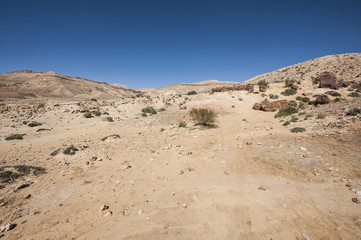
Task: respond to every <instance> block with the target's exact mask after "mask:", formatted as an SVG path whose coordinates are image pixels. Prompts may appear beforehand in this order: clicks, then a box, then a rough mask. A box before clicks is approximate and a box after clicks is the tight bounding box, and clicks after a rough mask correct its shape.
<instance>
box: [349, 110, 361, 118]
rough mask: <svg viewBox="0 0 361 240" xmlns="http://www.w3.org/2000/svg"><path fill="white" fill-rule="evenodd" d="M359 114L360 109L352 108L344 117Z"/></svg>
mask: <svg viewBox="0 0 361 240" xmlns="http://www.w3.org/2000/svg"><path fill="white" fill-rule="evenodd" d="M359 113H361V109H360V108H353V109H351V110H349V111H348V112H347V113H346V115H347V116H357V115H358V114H359Z"/></svg>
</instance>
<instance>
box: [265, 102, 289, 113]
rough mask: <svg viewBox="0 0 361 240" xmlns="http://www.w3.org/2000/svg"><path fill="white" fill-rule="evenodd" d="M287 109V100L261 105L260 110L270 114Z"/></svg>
mask: <svg viewBox="0 0 361 240" xmlns="http://www.w3.org/2000/svg"><path fill="white" fill-rule="evenodd" d="M287 107H288V102H287V100H278V101H274V102H269V103H264V104H262V105H261V110H263V111H266V112H272V111H275V110H280V109H284V108H287Z"/></svg>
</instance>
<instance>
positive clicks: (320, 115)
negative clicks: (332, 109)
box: [317, 113, 326, 119]
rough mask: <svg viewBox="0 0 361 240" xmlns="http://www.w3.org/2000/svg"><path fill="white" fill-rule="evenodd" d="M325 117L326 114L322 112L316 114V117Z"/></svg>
mask: <svg viewBox="0 0 361 240" xmlns="http://www.w3.org/2000/svg"><path fill="white" fill-rule="evenodd" d="M325 117H326V114H324V113H319V114H318V115H317V119H324V118H325Z"/></svg>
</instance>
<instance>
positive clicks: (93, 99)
mask: <svg viewBox="0 0 361 240" xmlns="http://www.w3.org/2000/svg"><path fill="white" fill-rule="evenodd" d="M90 101H93V102H97V101H98V100H96V99H95V98H92V99H90Z"/></svg>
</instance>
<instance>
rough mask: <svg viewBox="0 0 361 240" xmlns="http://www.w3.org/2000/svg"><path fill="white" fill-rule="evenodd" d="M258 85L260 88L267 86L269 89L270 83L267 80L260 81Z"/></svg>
mask: <svg viewBox="0 0 361 240" xmlns="http://www.w3.org/2000/svg"><path fill="white" fill-rule="evenodd" d="M257 85H258V86H259V85H265V86H267V87H268V82H267V81H266V80H260V81H258V83H257Z"/></svg>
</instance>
